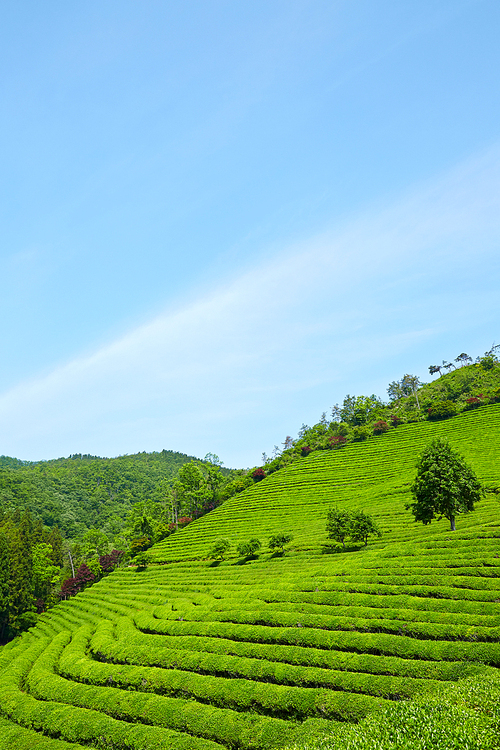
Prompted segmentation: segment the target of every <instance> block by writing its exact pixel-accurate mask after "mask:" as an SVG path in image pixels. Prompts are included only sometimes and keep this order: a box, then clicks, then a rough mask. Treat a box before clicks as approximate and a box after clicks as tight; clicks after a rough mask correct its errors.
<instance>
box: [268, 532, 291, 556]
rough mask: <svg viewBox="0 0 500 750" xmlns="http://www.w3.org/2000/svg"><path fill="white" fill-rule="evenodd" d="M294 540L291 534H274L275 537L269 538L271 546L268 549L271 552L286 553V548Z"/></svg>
mask: <svg viewBox="0 0 500 750" xmlns="http://www.w3.org/2000/svg"><path fill="white" fill-rule="evenodd" d="M292 539H293V536H292V535H291V534H283V533H281V534H274V536H272V537H270V538H269V544H268V547H269V549H270V550H271V551H273V552H274V551H279V552H284V551H285V546H286V545H287V544H289V542H291V541H292Z"/></svg>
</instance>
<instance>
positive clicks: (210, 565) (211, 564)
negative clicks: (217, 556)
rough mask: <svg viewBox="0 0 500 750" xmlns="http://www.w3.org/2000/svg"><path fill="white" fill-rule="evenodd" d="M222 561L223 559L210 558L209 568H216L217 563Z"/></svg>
mask: <svg viewBox="0 0 500 750" xmlns="http://www.w3.org/2000/svg"><path fill="white" fill-rule="evenodd" d="M221 562H223V560H212V562H211V563H209V564H208V567H209V568H218V567H219V565H220V564H221Z"/></svg>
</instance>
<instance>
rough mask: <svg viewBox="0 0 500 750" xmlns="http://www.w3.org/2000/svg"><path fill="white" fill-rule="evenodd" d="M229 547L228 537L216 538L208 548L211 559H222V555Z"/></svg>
mask: <svg viewBox="0 0 500 750" xmlns="http://www.w3.org/2000/svg"><path fill="white" fill-rule="evenodd" d="M230 549H231V542H230V541H229V540H228V539H217V541H216V542H215V544H214V546H213V547H212V549H211V550H210V555H209V557H210V559H211V560H223V559H224V556H225V555H226V554H227V553H228V551H229V550H230Z"/></svg>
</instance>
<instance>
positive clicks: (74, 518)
mask: <svg viewBox="0 0 500 750" xmlns="http://www.w3.org/2000/svg"><path fill="white" fill-rule="evenodd" d="M194 460H196V459H195V458H194V457H193V456H187V455H186V454H185V453H178V452H175V451H170V450H169V451H167V450H163V451H161V452H153V453H145V452H143V453H137V454H135V455H130V456H119V457H118V458H100V457H98V456H89V455H82V454H75V455H72V456H70V457H69V458H58V459H55V460H51V461H39V462H26V461H20V460H18V459H15V458H10V457H7V456H1V457H0V510H1V511H4V512H5V511H8V510H11V509H13V508H21V509H27V510H29V511H30V513H31V515H32V516H33V518H35V519H38V518H39V519H40V520H41V521H42V522H43V524H44V525H46V526H48V527H53V526H58V528H59V529H60V531H61V533H62V534H63V535H64V536H65V537H66V538H75V537H80V536H82V535H83V534H84V533H85V532H86V531H88V530H89V529H91V528H96V529H101V530H102V531H104V532H105V533H106V534H107V535H108V536H110V537H113V536H115V535H116V534H119V533H120V532H121V530H122V528H123V526H124V523H125V519H126V517H127V514H128V513H129V512H130V510H131V509H132V507H133V505H134V504H135V503H137V502H140V501H141V502H145V501H148V502H151V501H152V502H161V501H163V500H165V497H166V495H167V494H168V488H169V486H170V485H171V483H172V482H173V480H174V479H175V478H176V477H177V476H178V473H179V469H180V468H181V466H183V465H184V464H186V463H189V462H190V461H194ZM222 473H223V474H224V475H228V474H229V470H227V469H222Z"/></svg>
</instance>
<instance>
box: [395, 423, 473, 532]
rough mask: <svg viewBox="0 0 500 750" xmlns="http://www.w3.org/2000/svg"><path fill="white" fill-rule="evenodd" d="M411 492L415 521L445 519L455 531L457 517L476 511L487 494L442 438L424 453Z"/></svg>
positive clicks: (468, 468)
mask: <svg viewBox="0 0 500 750" xmlns="http://www.w3.org/2000/svg"><path fill="white" fill-rule="evenodd" d="M411 492H412V495H413V499H414V502H413V503H407V505H406V506H405V507H406V509H407V510H411V512H412V513H413V515H414V516H415V521H422V523H424V524H428V523H430V522H431V521H432V520H433V519H434V518H437V520H438V521H439V520H440V519H441V518H443V517H444V518H447V519H448V520H449V522H450V526H451V530H452V531H455V516H456V515H457V514H458V513H467V512H468V511H471V510H474V503H476V502H478V501H479V500H480V499H481V498H482V497H483V494H484V493H483V489H482V487H481V483H480V482H479V480H478V478H477V477H476V475H475V473H474V471H473V470H472V469H471V467H470V466H468V465H467V463H466V462H465V460H464V459H463V458H462V456H461V455H460V454H459V453H456V452H455V451H454V450H453V449H452V448H451V446H450V445H449V443H447V442H446V440H443V439H442V438H437V439H436V440H433V441H432V443H430V444H429V445H428V446H427V448H426V449H425V450H424V451H423V453H422V454H421V456H420V459H419V462H418V464H417V476H416V477H415V480H414V482H413V484H412V487H411Z"/></svg>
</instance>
